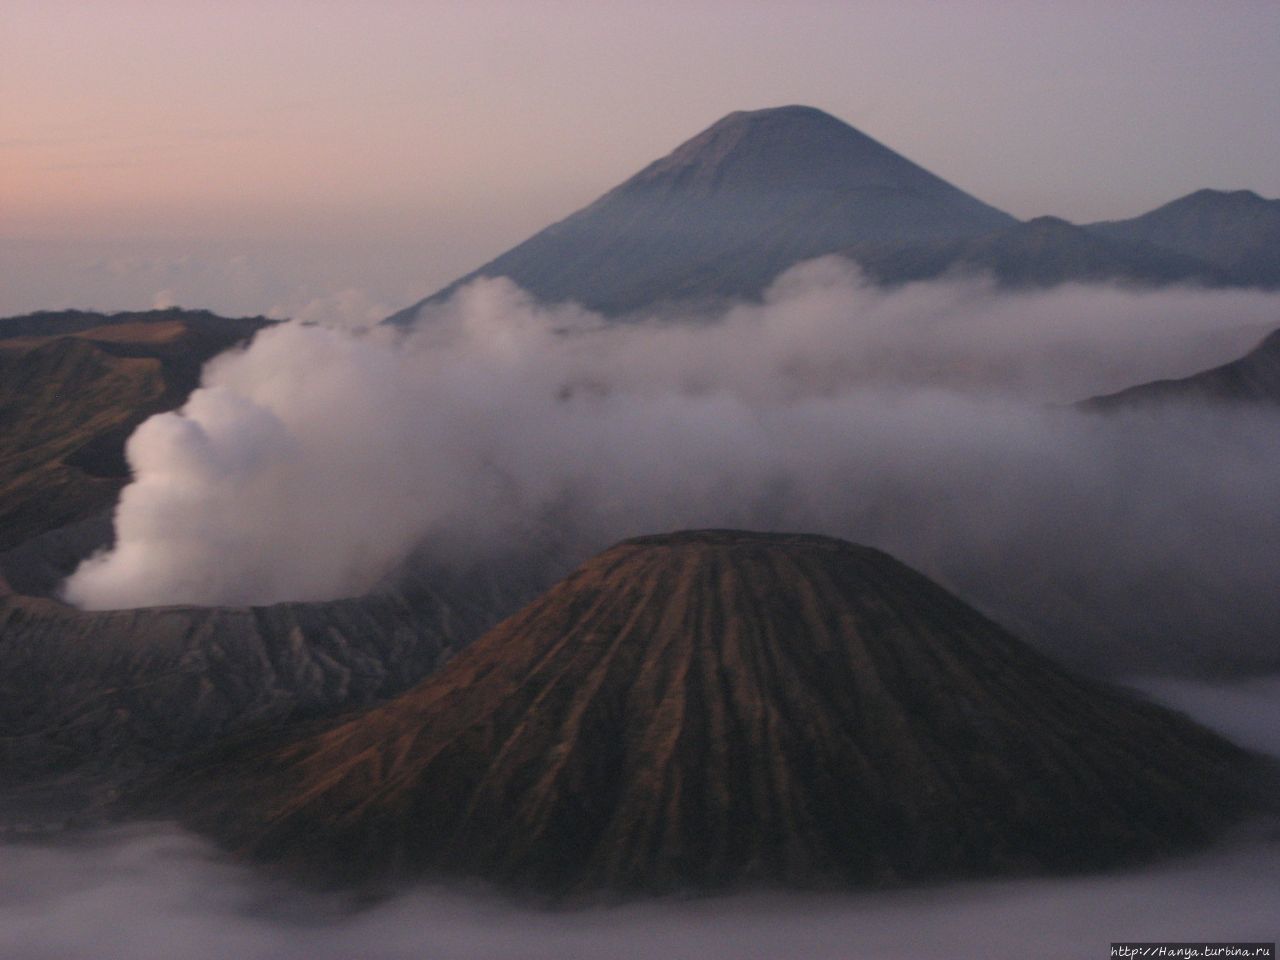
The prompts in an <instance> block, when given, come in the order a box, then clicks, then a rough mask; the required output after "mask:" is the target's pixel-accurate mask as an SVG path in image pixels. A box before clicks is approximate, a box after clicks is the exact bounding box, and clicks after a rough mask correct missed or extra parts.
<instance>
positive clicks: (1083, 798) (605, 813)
mask: <svg viewBox="0 0 1280 960" xmlns="http://www.w3.org/2000/svg"><path fill="white" fill-rule="evenodd" d="M1248 766H1249V761H1248V760H1247V758H1246V757H1245V756H1244V755H1243V754H1241V753H1240V752H1239V751H1237V750H1236V749H1235V748H1233V747H1231V746H1230V745H1228V744H1226V743H1225V742H1223V741H1222V740H1220V739H1218V738H1217V737H1215V736H1213V735H1211V734H1209V733H1207V732H1205V731H1203V730H1201V729H1200V728H1198V727H1196V726H1194V725H1193V724H1191V723H1190V722H1188V721H1186V720H1185V719H1183V718H1180V717H1179V716H1176V715H1173V714H1171V713H1169V712H1167V711H1165V710H1162V709H1159V708H1156V707H1153V706H1149V705H1146V704H1143V703H1140V702H1136V701H1134V700H1132V699H1130V698H1129V697H1127V696H1123V695H1121V694H1119V693H1117V692H1115V691H1112V690H1110V689H1108V688H1103V687H1101V686H1098V685H1096V684H1092V683H1086V682H1084V681H1082V680H1080V679H1077V678H1074V677H1072V676H1070V675H1068V674H1066V673H1064V672H1063V671H1062V670H1060V669H1059V668H1057V667H1056V666H1054V665H1053V664H1052V663H1050V662H1049V661H1047V660H1045V659H1044V658H1043V657H1041V656H1039V655H1038V654H1036V653H1034V652H1032V651H1031V650H1030V649H1028V648H1027V647H1025V646H1024V645H1022V644H1021V643H1020V642H1019V641H1017V640H1015V639H1014V638H1013V637H1011V636H1010V635H1008V634H1007V633H1005V632H1004V631H1003V630H1001V629H1000V628H999V627H997V626H996V625H994V624H993V623H991V622H990V621H988V620H986V619H985V618H983V617H982V616H981V615H979V614H978V613H976V612H975V611H974V610H972V609H971V608H970V607H968V606H966V605H965V604H964V603H962V602H961V601H959V600H958V599H956V598H955V597H953V596H951V595H950V594H948V593H946V592H945V591H943V590H942V589H941V588H939V587H937V586H936V585H934V584H933V583H931V582H930V581H928V580H927V579H925V578H924V577H923V576H921V575H919V574H917V573H915V572H913V571H912V570H910V569H908V568H907V567H905V566H903V565H902V564H900V563H898V562H896V561H895V560H893V559H892V558H890V557H888V556H886V555H885V554H882V553H880V552H878V551H875V550H870V549H866V548H862V547H857V546H853V545H851V544H848V543H844V542H841V541H838V540H833V539H829V538H825V537H816V536H799V535H795V536H788V535H766V534H750V533H738V532H731V531H704V532H692V533H682V534H673V535H669V536H659V537H648V538H641V539H638V540H631V541H626V542H624V543H622V544H619V545H618V546H615V547H613V548H612V549H610V550H608V551H606V552H605V553H603V554H601V555H599V556H598V557H596V558H595V559H593V560H592V561H590V562H588V563H587V564H585V565H584V566H582V567H581V568H579V569H578V570H577V571H576V572H575V573H573V574H572V575H571V576H570V577H568V578H567V579H566V580H564V581H563V582H561V583H560V584H559V585H558V586H556V587H555V588H553V589H552V590H551V591H550V592H549V593H547V594H546V595H544V596H543V597H542V598H541V599H539V600H537V601H535V602H534V603H533V604H531V605H530V606H528V607H527V608H525V609H524V610H523V611H522V612H521V613H519V614H517V615H515V616H514V617H511V618H510V619H508V620H506V621H504V622H503V623H502V624H500V625H499V626H498V627H496V628H494V629H493V630H492V631H490V632H489V633H488V634H486V635H485V636H484V637H483V638H481V639H480V640H479V641H477V642H476V644H475V645H473V646H472V647H471V648H470V649H469V650H468V651H466V652H464V653H463V654H461V655H459V656H458V657H457V658H456V659H454V660H453V661H452V662H451V663H450V664H449V665H448V666H446V667H445V668H444V669H443V670H442V671H441V672H439V673H437V674H436V675H435V676H434V677H432V678H431V679H428V680H427V681H425V682H424V683H422V684H421V685H419V686H417V687H416V688H414V689H413V690H412V691H410V692H409V693H407V694H404V695H403V696H401V697H399V698H397V699H396V700H394V701H392V702H391V703H389V704H387V705H384V706H382V707H379V708H376V709H374V710H372V711H370V712H368V713H365V714H363V715H361V716H358V717H356V718H354V719H352V720H349V721H347V722H345V723H342V724H340V725H338V726H335V727H333V728H331V729H329V730H327V731H326V732H322V733H319V734H313V735H310V736H308V737H306V738H304V739H302V740H301V741H300V742H297V743H294V744H293V745H290V746H287V747H283V748H279V749H274V750H268V751H261V750H260V751H257V752H254V753H251V754H249V755H248V756H246V755H244V754H240V755H239V756H238V757H235V756H233V757H232V758H230V759H227V758H225V757H224V758H223V761H222V763H221V764H220V765H216V766H214V767H213V768H212V769H204V770H201V771H199V772H198V773H195V774H192V775H189V777H188V779H186V780H184V781H182V782H180V783H179V784H178V786H177V787H176V788H174V787H172V786H171V789H175V790H176V792H177V794H178V795H179V797H180V798H185V803H186V806H187V810H188V812H189V814H190V817H191V819H192V820H193V821H194V822H195V823H196V824H197V825H198V826H201V827H203V828H204V829H206V830H209V831H212V832H213V833H215V834H216V835H218V836H219V837H221V838H222V839H223V840H225V841H226V842H228V843H230V844H231V845H233V846H235V847H238V848H241V849H243V850H245V851H247V852H249V853H251V854H253V855H254V856H256V857H259V858H264V859H267V860H273V861H283V862H286V863H290V864H293V865H308V866H311V867H316V866H319V867H322V868H327V869H328V870H331V871H335V872H337V873H338V874H339V875H343V876H347V877H352V876H355V877H362V876H367V875H369V874H377V873H379V872H381V871H391V872H393V873H394V872H409V873H413V872H418V871H425V872H428V873H436V872H440V873H445V874H460V875H476V876H481V877H485V878H490V879H494V880H497V881H499V882H503V883H510V884H514V885H517V886H527V887H530V888H532V889H535V890H538V891H541V892H544V893H563V892H566V891H577V892H584V891H586V890H590V889H597V888H608V889H619V890H649V891H659V890H669V889H676V888H683V887H717V886H722V885H725V884H732V883H736V882H764V883H784V884H812V883H827V882H835V883H847V882H855V883H864V882H869V883H877V882H893V881H896V880H899V879H903V878H924V877H929V878H934V877H941V876H947V875H954V874H970V873H992V872H1006V871H1013V872H1018V871H1023V870H1028V869H1029V870H1039V869H1075V868H1081V867H1089V866H1095V865H1100V864H1108V863H1116V862H1120V861H1124V860H1126V859H1129V858H1133V857H1140V856H1144V855H1149V854H1153V853H1157V852H1160V851H1164V850H1166V849H1168V848H1171V847H1173V846H1175V845H1176V844H1178V843H1181V842H1185V841H1191V840H1196V839H1199V838H1201V837H1202V836H1204V835H1205V834H1206V833H1207V832H1209V831H1210V830H1211V829H1212V828H1213V827H1215V826H1217V825H1219V824H1220V823H1222V822H1223V821H1226V820H1228V819H1229V818H1231V817H1232V816H1233V815H1234V814H1235V813H1237V812H1238V810H1239V808H1240V806H1241V804H1242V799H1241V790H1242V788H1241V786H1240V774H1241V771H1242V770H1245V769H1247V767H1248Z"/></svg>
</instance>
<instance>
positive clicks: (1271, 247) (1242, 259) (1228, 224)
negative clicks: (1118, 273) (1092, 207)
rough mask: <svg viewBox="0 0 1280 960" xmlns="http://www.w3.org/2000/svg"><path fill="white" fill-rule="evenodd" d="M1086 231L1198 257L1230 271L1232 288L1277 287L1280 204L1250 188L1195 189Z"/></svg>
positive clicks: (1279, 269) (1279, 283) (1279, 201)
mask: <svg viewBox="0 0 1280 960" xmlns="http://www.w3.org/2000/svg"><path fill="white" fill-rule="evenodd" d="M1089 229H1090V230H1092V231H1094V232H1095V233H1098V234H1101V235H1102V236H1106V237H1111V238H1113V239H1117V240H1125V241H1128V242H1130V243H1144V244H1150V245H1151V246H1153V247H1158V248H1161V249H1164V250H1171V251H1175V252H1177V253H1181V254H1184V255H1186V256H1190V257H1198V258H1199V259H1201V260H1203V261H1205V262H1206V263H1210V264H1213V265H1214V266H1217V267H1220V268H1223V269H1225V270H1227V271H1229V275H1230V277H1231V280H1232V282H1234V283H1237V284H1242V285H1254V286H1267V287H1270V286H1280V200H1268V199H1266V198H1264V197H1260V196H1258V194H1256V193H1254V192H1253V191H1252V190H1197V191H1196V192H1195V193H1189V194H1187V195H1186V196H1185V197H1180V198H1178V199H1177V200H1174V201H1172V202H1170V203H1166V204H1165V205H1164V206H1162V207H1157V208H1156V209H1155V210H1152V211H1150V212H1149V213H1144V214H1143V215H1142V216H1140V217H1134V218H1133V219H1131V220H1111V221H1107V222H1103V223H1095V224H1091V225H1090V227H1089Z"/></svg>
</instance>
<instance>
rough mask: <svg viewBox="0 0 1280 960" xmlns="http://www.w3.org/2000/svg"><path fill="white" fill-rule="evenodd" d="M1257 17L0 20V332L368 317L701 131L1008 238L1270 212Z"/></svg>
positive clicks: (1154, 12) (137, 2) (706, 3)
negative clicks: (1250, 200) (815, 112)
mask: <svg viewBox="0 0 1280 960" xmlns="http://www.w3.org/2000/svg"><path fill="white" fill-rule="evenodd" d="M1277 91H1280V5H1277V4H1275V3H1273V2H1267V0H1234V2H1231V3H1226V4H1213V5H1210V4H1206V3H1202V2H1182V0H1129V2H1126V3H1122V4H1116V3H1103V2H1097V3H1095V2H1091V0H1071V2H1068V3H1058V4H1050V3H1045V2H1041V0H1035V2H1032V0H1000V2H996V0H987V2H982V3H979V2H976V0H954V2H948V3H928V2H923V0H905V2H904V0H894V2H878V0H869V2H821V0H808V2H788V3H785V4H784V3H781V2H749V0H746V2H743V0H735V2H727V0H680V2H674V3H673V2H664V0H654V2H650V3H645V4H636V3H630V2H579V0H518V2H516V0H507V2H503V0H469V2H457V3H454V2H408V0H372V2H361V3H356V2H348V0H306V2H304V0H255V2H245V0H169V2H152V0H112V2H110V3H90V2H83V0H81V2H72V0H39V2H34V0H6V2H5V4H4V5H3V8H2V10H0V103H2V104H3V106H0V191H2V196H3V205H2V208H0V211H2V212H0V256H3V258H4V262H3V270H0V283H2V284H3V288H2V289H0V314H10V313H14V312H19V311H23V310H30V309H36V308H41V307H44V308H50V309H52V308H60V307H66V306H81V307H91V308H93V307H96V308H102V309H123V308H126V307H128V308H145V307H150V306H152V305H167V304H170V303H175V302H177V303H181V304H182V305H184V306H192V307H196V306H208V307H212V308H215V309H221V310H224V311H231V312H261V313H267V312H272V311H274V312H275V313H277V314H278V315H283V314H284V313H288V314H289V315H307V314H308V312H310V313H316V314H318V313H325V312H327V313H329V314H335V315H338V316H339V318H346V319H351V320H362V319H367V318H369V317H374V316H377V315H379V312H380V311H383V310H386V311H388V312H389V311H390V310H394V309H396V308H399V307H401V306H404V305H406V304H407V303H409V302H412V301H414V300H416V299H418V298H419V297H421V296H423V295H425V294H427V293H430V292H432V291H433V290H434V289H436V288H438V287H439V286H441V285H443V284H445V283H447V282H448V281H449V280H451V279H453V278H454V277H456V276H458V275H459V274H461V273H464V272H466V271H467V270H469V269H471V268H473V267H475V266H478V265H479V264H480V263H482V262H484V261H485V260H487V259H489V258H491V257H492V256H494V255H496V254H497V253H500V252H501V251H502V250H504V249H506V248H507V247H509V246H511V245H512V244H514V243H517V242H519V241H520V240H522V239H524V238H525V237H526V236H528V235H529V234H531V233H533V232H534V231H536V230H538V229H540V228H542V227H543V226H546V225H547V224H549V223H550V222H552V221H554V220H557V219H560V218H561V217H563V216H565V215H567V214H568V213H570V212H572V211H573V210H574V209H577V208H578V207H580V206H582V205H584V204H586V203H588V202H590V201H591V200H592V199H594V198H595V197H596V196H598V195H599V194H601V193H602V192H604V191H605V190H607V189H608V188H610V187H611V186H613V185H615V184H616V183H618V182H620V181H621V180H623V179H625V178H626V177H628V176H630V175H631V174H632V173H634V172H635V171H636V170H638V169H639V168H640V167H642V166H643V165H644V164H646V163H648V162H649V161H651V160H653V159H655V158H656V157H658V156H661V155H663V154H665V153H666V152H668V151H669V150H670V149H672V148H673V147H675V146H676V145H677V144H678V143H680V142H682V141H683V140H685V139H687V138H688V137H690V136H692V135H694V134H695V133H697V132H698V131H699V130H701V129H703V128H704V127H706V126H707V125H709V124H710V123H712V122H713V121H715V120H716V119H717V118H719V117H720V116H722V115H723V114H725V113H728V112H730V111H732V110H736V109H751V108H759V107H766V106H777V105H782V104H787V103H806V104H810V105H813V106H817V107H820V108H822V109H824V110H827V111H828V112H830V113H833V114H835V115H836V116H838V117H840V118H842V119H844V120H846V121H848V122H850V123H852V124H853V125H854V126H856V127H858V128H859V129H861V130H863V131H864V132H866V133H868V134H869V135H871V136H873V137H875V138H876V139H879V140H881V141H882V142H884V143H886V144H888V145H889V146H891V147H893V148H894V149H896V150H898V151H899V152H901V153H903V154H905V155H906V156H908V157H910V158H911V159H913V160H915V161H917V162H918V163H920V164H922V165H923V166H925V167H926V168H928V169H930V170H932V171H934V172H935V173H937V174H939V175H940V176H942V177H944V178H945V179H948V180H950V181H952V182H954V183H955V184H957V185H958V186H960V187H962V188H963V189H966V190H968V191H970V192H972V193H974V194H976V195H977V196H979V197H980V198H982V199H984V200H986V201H988V202H990V203H992V204H994V205H996V206H998V207H1001V208H1003V209H1005V210H1008V211H1009V212H1011V213H1013V214H1015V215H1017V216H1020V217H1030V216H1035V215H1039V214H1043V213H1053V214H1057V215H1060V216H1064V217H1066V218H1068V219H1070V220H1074V221H1089V220H1094V219H1104V218H1116V217H1126V216H1133V215H1136V214H1138V213H1141V212H1143V211H1145V210H1147V209H1150V208H1152V207H1154V206H1156V205H1159V204H1161V203H1164V202H1167V201H1168V200H1171V199H1174V198H1175V197H1178V196H1181V195H1183V194H1185V193H1188V192H1190V191H1192V190H1195V189H1198V188H1200V187H1205V186H1209V187H1216V188H1223V189H1226V188H1250V189H1254V190H1257V191H1258V192H1260V193H1262V194H1263V195H1264V196H1272V197H1274V196H1277V195H1280V115H1277V113H1276V111H1275V109H1274V104H1275V96H1276V93H1277Z"/></svg>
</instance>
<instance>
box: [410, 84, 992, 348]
mask: <svg viewBox="0 0 1280 960" xmlns="http://www.w3.org/2000/svg"><path fill="white" fill-rule="evenodd" d="M1014 222H1015V221H1014V220H1013V218H1012V217H1010V216H1009V215H1007V214H1005V213H1002V212H1000V211H999V210H996V209H995V208H993V207H990V206H988V205H987V204H985V203H983V202H981V201H980V200H977V199H976V198H974V197H972V196H970V195H969V194H967V193H964V192H963V191H961V190H959V189H957V188H956V187H953V186H952V185H950V184H949V183H947V182H946V181H944V180H941V179H939V178H938V177H936V176H934V175H933V174H932V173H929V172H928V171H926V170H924V169H922V168H921V167H918V166H917V165H916V164H914V163H912V162H911V161H910V160H907V159H906V158H905V157H902V156H900V155H899V154H897V153H895V152H894V151H892V150H890V149H889V148H888V147H885V146H884V145H882V144H880V143H877V142H876V141H875V140H873V139H871V138H870V137H868V136H866V135H865V134H863V133H860V132H859V131H858V130H855V129H854V128H853V127H851V126H849V125H848V124H846V123H844V122H842V121H840V120H837V119H836V118H835V117H833V116H831V115H830V114H827V113H823V112H822V111H821V110H816V109H814V108H812V107H801V106H791V107H778V108H774V109H768V110H753V111H740V112H737V113H731V114H729V115H728V116H726V117H724V118H723V119H722V120H720V121H719V122H717V123H715V124H714V125H712V126H711V127H709V128H708V129H707V130H704V131H703V132H702V133H700V134H698V135H697V136H696V137H694V138H693V139H692V140H689V141H688V142H686V143H684V144H682V145H681V146H679V147H677V148H676V149H675V150H674V151H673V152H672V153H670V154H668V155H667V156H666V157H663V158H662V159H660V160H657V161H655V162H654V163H651V164H650V165H649V166H647V167H645V168H644V169H643V170H641V171H640V172H639V173H637V174H636V175H635V176H633V177H632V178H631V179H630V180H627V181H626V182H625V183H623V184H622V185H621V186H619V187H616V188H615V189H613V190H611V191H610V192H609V193H607V194H605V195H604V196H603V197H601V198H600V199H599V200H597V201H595V202H594V203H592V204H591V205H590V206H588V207H586V208H585V209H583V210H580V211H578V212H577V213H575V214H573V215H572V216H570V217H569V218H567V219H565V220H562V221H561V222H559V223H557V224H554V225H552V226H550V227H548V228H547V229H545V230H543V231H541V232H540V233H538V234H535V235H534V236H533V237H531V238H530V239H528V240H526V241H525V242H524V243H522V244H520V245H519V246H517V247H515V248H513V249H512V250H509V251H508V252H506V253H504V254H502V255H501V256H499V257H498V258H497V259H495V260H493V261H491V262H489V263H487V264H485V265H484V266H482V267H480V269H478V270H476V271H475V272H474V273H471V274H469V275H467V276H466V277H463V278H462V279H461V280H459V281H458V282H457V283H455V284H452V285H451V286H450V287H447V288H446V289H445V290H443V291H441V292H440V293H438V294H436V295H435V296H434V297H432V298H429V300H428V301H424V302H431V301H432V300H437V299H440V298H442V297H444V296H446V295H448V294H449V293H450V292H452V290H453V289H455V288H456V287H457V286H458V285H459V284H462V283H465V282H467V281H468V280H471V279H474V278H476V277H480V276H484V277H499V276H502V277H509V278H510V279H512V280H514V281H515V282H516V283H517V284H519V285H520V286H521V287H523V288H524V289H526V290H528V291H530V292H531V293H533V294H534V295H535V296H537V297H539V298H540V299H542V300H546V301H552V302H557V301H565V300H572V301H576V302H578V303H581V304H583V305H585V306H587V307H590V308H591V309H593V310H598V311H601V312H603V313H605V314H609V315H619V314H625V313H628V312H630V311H635V310H641V309H646V308H651V307H654V306H657V305H660V304H662V303H664V302H667V301H676V300H688V299H693V300H717V299H719V298H724V297H749V296H754V295H756V294H758V293H759V292H760V291H761V290H763V289H764V288H765V287H766V286H767V285H768V284H769V282H770V281H771V280H773V279H774V278H775V277H776V276H777V275H778V274H779V273H781V272H782V271H783V270H785V269H787V268H788V267H790V266H792V265H793V264H795V263H797V262H799V261H801V260H807V259H810V258H812V257H816V256H820V255H822V254H826V253H831V252H834V251H837V250H840V249H842V248H844V247H848V246H850V245H851V244H855V243H861V242H868V241H876V242H900V241H906V240H921V239H942V238H954V237H963V236H972V235H976V234H982V233H986V232H989V231H992V230H998V229H1000V228H1001V227H1004V226H1007V225H1010V224H1012V223H1014ZM421 306H422V304H418V305H416V306H414V307H410V308H409V309H408V310H405V311H403V312H401V313H400V314H397V315H396V316H394V317H392V318H391V319H392V321H393V322H401V323H408V322H411V321H412V320H413V318H414V316H415V315H416V311H417V310H418V309H419V308H420V307H421Z"/></svg>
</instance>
